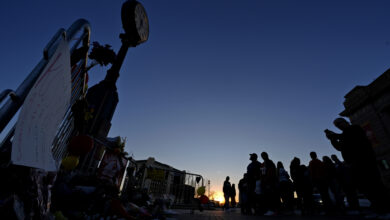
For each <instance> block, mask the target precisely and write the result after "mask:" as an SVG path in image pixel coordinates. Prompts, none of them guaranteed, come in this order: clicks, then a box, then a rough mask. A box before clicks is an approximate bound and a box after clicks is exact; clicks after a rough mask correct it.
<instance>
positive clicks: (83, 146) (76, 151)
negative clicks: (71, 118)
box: [68, 135, 93, 156]
mask: <svg viewBox="0 0 390 220" xmlns="http://www.w3.org/2000/svg"><path fill="white" fill-rule="evenodd" d="M92 148H93V139H92V138H90V137H89V136H87V135H79V136H74V137H73V138H72V139H71V140H70V142H69V145H68V151H69V153H70V154H72V155H75V156H81V155H85V154H87V153H88V152H89V151H91V150H92Z"/></svg>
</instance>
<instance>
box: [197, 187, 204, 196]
mask: <svg viewBox="0 0 390 220" xmlns="http://www.w3.org/2000/svg"><path fill="white" fill-rule="evenodd" d="M196 192H197V193H198V195H204V193H205V192H206V187H204V186H201V187H199V188H198V190H196Z"/></svg>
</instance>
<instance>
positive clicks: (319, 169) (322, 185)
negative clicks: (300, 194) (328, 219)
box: [309, 151, 332, 213]
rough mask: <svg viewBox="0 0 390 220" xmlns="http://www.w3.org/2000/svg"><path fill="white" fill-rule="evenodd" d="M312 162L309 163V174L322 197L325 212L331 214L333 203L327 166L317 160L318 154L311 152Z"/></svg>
mask: <svg viewBox="0 0 390 220" xmlns="http://www.w3.org/2000/svg"><path fill="white" fill-rule="evenodd" d="M310 157H311V161H310V162H309V172H310V177H311V181H312V183H313V186H314V187H315V188H317V190H318V192H319V193H320V195H321V199H322V202H323V204H324V208H325V211H326V212H327V213H329V211H331V209H332V201H331V200H330V197H329V192H328V188H329V180H328V179H327V173H326V169H325V165H324V164H323V163H322V161H320V160H319V159H318V158H317V153H316V152H313V151H312V152H310Z"/></svg>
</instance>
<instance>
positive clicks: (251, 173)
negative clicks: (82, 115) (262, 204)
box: [246, 153, 261, 214]
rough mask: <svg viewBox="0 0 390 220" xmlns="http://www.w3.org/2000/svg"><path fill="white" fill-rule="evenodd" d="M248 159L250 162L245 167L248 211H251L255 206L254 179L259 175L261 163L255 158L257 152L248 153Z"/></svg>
mask: <svg viewBox="0 0 390 220" xmlns="http://www.w3.org/2000/svg"><path fill="white" fill-rule="evenodd" d="M249 155H250V157H249V160H251V161H252V162H251V163H250V164H249V165H248V167H247V172H246V173H247V175H248V199H249V204H248V205H249V209H248V210H249V211H250V212H249V213H247V214H251V213H252V211H251V210H252V208H255V206H256V194H255V188H256V180H257V179H258V178H259V177H260V167H261V163H260V162H259V161H258V160H257V154H256V153H252V154H249Z"/></svg>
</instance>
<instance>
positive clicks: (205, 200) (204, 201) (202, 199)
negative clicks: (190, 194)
mask: <svg viewBox="0 0 390 220" xmlns="http://www.w3.org/2000/svg"><path fill="white" fill-rule="evenodd" d="M199 201H200V204H207V203H209V197H207V196H205V195H201V196H200V197H199Z"/></svg>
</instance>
